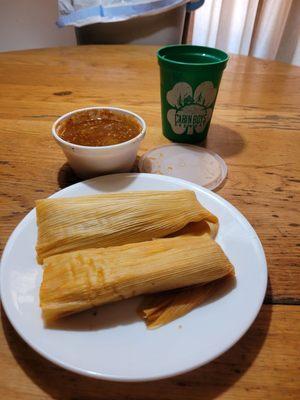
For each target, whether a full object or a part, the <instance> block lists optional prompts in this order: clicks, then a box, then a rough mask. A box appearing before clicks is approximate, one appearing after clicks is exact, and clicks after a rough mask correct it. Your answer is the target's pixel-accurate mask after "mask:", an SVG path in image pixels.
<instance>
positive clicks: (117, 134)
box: [57, 109, 142, 146]
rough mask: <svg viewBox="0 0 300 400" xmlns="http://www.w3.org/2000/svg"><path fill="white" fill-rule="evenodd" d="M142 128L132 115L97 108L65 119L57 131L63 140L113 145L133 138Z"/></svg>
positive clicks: (83, 143)
mask: <svg viewBox="0 0 300 400" xmlns="http://www.w3.org/2000/svg"><path fill="white" fill-rule="evenodd" d="M141 129H142V128H141V125H140V124H139V123H138V122H137V121H136V120H135V119H134V118H133V117H132V116H130V115H124V114H119V113H117V112H113V111H109V110H98V109H95V110H85V111H82V112H79V113H76V114H73V115H72V116H71V117H69V118H67V119H65V120H63V121H62V122H61V123H60V125H59V127H58V130H57V133H58V135H59V136H60V137H61V138H62V139H63V140H65V141H67V142H69V143H74V144H79V145H81V146H111V145H113V144H118V143H123V142H127V141H128V140H130V139H133V138H134V137H136V136H137V135H138V134H139V133H140V132H141Z"/></svg>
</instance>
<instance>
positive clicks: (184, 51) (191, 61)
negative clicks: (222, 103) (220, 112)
mask: <svg viewBox="0 0 300 400" xmlns="http://www.w3.org/2000/svg"><path fill="white" fill-rule="evenodd" d="M157 57H158V63H159V65H160V82H161V116H162V127H163V134H164V136H166V137H167V138H168V139H170V140H172V141H174V142H181V143H182V142H183V143H196V142H201V141H202V140H204V139H205V138H206V136H207V132H208V129H209V125H210V121H211V117H212V113H213V109H214V105H215V101H216V98H217V94H218V90H219V86H220V82H221V78H222V74H223V70H224V69H225V67H226V64H227V61H228V58H229V57H228V55H227V54H226V53H224V51H222V50H219V49H214V48H211V47H203V46H193V45H175V46H166V47H162V48H161V49H159V50H158V53H157Z"/></svg>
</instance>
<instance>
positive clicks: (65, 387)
mask: <svg viewBox="0 0 300 400" xmlns="http://www.w3.org/2000/svg"><path fill="white" fill-rule="evenodd" d="M271 315H272V306H271V305H264V306H263V308H262V310H261V311H260V313H259V315H258V317H257V318H256V320H255V321H254V323H253V325H252V326H251V328H250V329H249V331H248V332H247V333H246V334H245V335H244V337H243V338H242V339H241V340H240V341H239V342H238V343H237V344H235V345H234V346H233V347H232V348H231V349H230V350H228V351H227V352H226V353H224V354H223V355H222V356H220V357H219V358H217V359H216V360H215V361H213V362H211V363H209V364H207V365H205V366H203V367H202V368H199V369H197V370H194V371H192V372H190V373H187V374H184V375H181V376H177V377H174V378H171V379H166V380H162V381H157V382H155V384H153V382H152V383H151V382H145V383H120V382H108V381H100V380H94V379H91V378H86V377H82V376H80V375H76V374H74V373H71V372H68V371H66V370H64V369H61V368H60V367H57V366H55V365H54V364H52V363H50V362H48V361H47V360H45V359H44V358H43V357H41V356H40V355H38V354H37V353H35V352H34V351H33V350H31V348H30V347H29V346H28V345H27V344H25V342H23V340H22V339H21V338H20V337H19V336H18V335H17V333H16V332H15V331H14V329H13V328H12V326H11V324H10V323H9V321H8V319H7V317H6V316H5V314H4V312H2V324H3V328H4V333H5V337H6V340H7V342H8V345H9V347H10V349H11V351H12V353H13V355H14V357H15V359H16V361H17V362H18V364H19V365H20V366H21V368H22V369H23V370H24V372H25V373H26V374H27V376H28V377H29V378H30V379H31V380H32V382H33V383H34V384H35V385H38V386H39V387H40V388H41V389H42V390H43V391H44V392H46V393H48V395H50V396H51V397H52V398H54V399H64V400H65V399H75V398H76V399H81V398H82V399H86V400H88V399H95V398H97V399H100V400H101V399H106V400H112V399H116V398H118V399H120V400H122V399H126V400H128V399H135V400H144V399H145V398H147V399H151V400H152V399H153V400H154V399H155V400H157V399H166V398H168V399H172V398H178V399H184V398H187V397H188V398H189V399H195V400H196V399H197V400H198V399H199V398H200V397H199V396H200V393H201V398H203V399H205V400H211V399H215V398H216V397H218V396H219V395H220V394H221V393H223V392H225V391H226V390H228V389H229V388H230V386H232V385H234V383H235V382H237V381H238V380H239V379H240V378H241V377H242V376H243V374H244V373H245V372H246V371H247V369H248V368H249V367H250V366H251V364H252V363H253V362H254V360H255V358H256V357H257V355H258V354H259V352H260V350H261V348H262V346H263V344H264V341H265V339H266V336H267V333H268V329H269V325H270V322H271ZM174 351H176V349H174ZM74 352H76V349H74Z"/></svg>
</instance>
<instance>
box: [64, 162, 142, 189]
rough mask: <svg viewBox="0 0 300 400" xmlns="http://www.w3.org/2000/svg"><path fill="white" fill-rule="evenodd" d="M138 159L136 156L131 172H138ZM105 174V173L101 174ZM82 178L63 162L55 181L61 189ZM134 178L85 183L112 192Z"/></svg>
mask: <svg viewBox="0 0 300 400" xmlns="http://www.w3.org/2000/svg"><path fill="white" fill-rule="evenodd" d="M138 161H139V157H137V159H136V161H135V163H134V166H133V168H132V170H131V172H138V167H137V164H138ZM103 176H105V175H103ZM83 180H84V179H81V178H79V177H78V176H77V175H76V174H75V172H74V171H73V169H72V168H71V166H70V165H69V164H68V163H65V164H63V165H62V166H61V167H60V169H59V171H58V174H57V182H58V185H59V187H60V188H61V189H64V188H66V187H68V186H71V185H74V183H78V182H81V181H83ZM133 180H134V178H133V177H132V178H130V179H128V180H124V179H120V178H119V179H118V178H116V179H114V181H111V180H109V182H107V183H106V182H105V180H104V181H102V182H100V183H99V182H89V183H87V185H89V186H90V187H91V188H92V189H96V190H101V191H103V192H112V191H118V190H121V189H123V188H124V187H126V186H127V185H128V184H129V183H131V182H132V181H133Z"/></svg>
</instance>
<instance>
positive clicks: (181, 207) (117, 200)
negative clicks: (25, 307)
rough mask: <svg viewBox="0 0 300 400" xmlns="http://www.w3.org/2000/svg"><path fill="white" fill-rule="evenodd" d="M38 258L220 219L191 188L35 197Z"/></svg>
mask: <svg viewBox="0 0 300 400" xmlns="http://www.w3.org/2000/svg"><path fill="white" fill-rule="evenodd" d="M36 214H37V225H38V241H37V246H36V251H37V259H38V262H39V263H42V262H43V260H44V258H46V257H49V256H51V255H54V254H60V253H65V252H69V251H73V250H81V249H87V248H96V247H101V248H102V247H108V246H119V245H122V244H127V243H136V242H143V241H147V240H151V239H153V238H160V237H164V236H167V235H169V234H171V233H173V232H176V231H178V230H180V229H181V228H183V227H184V226H185V225H187V224H188V223H190V222H197V221H202V220H206V221H210V222H211V223H212V224H216V223H217V221H218V220H217V218H216V217H215V216H214V215H212V214H211V213H210V212H209V211H208V210H206V209H205V208H204V207H202V206H201V205H200V204H199V202H198V201H197V199H196V196H195V193H194V192H193V191H189V190H178V191H144V192H126V193H114V194H100V195H93V196H83V197H74V198H62V199H44V200H38V201H37V202H36Z"/></svg>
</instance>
